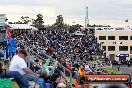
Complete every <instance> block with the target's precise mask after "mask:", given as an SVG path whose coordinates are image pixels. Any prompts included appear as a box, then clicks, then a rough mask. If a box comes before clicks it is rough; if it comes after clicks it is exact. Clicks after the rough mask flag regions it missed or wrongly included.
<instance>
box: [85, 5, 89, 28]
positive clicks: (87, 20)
mask: <svg viewBox="0 0 132 88" xmlns="http://www.w3.org/2000/svg"><path fill="white" fill-rule="evenodd" d="M88 25H89V19H88V6H86V17H85V27H88Z"/></svg>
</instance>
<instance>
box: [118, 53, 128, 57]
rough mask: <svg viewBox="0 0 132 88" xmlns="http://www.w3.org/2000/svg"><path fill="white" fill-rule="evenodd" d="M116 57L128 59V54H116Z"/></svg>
mask: <svg viewBox="0 0 132 88" xmlns="http://www.w3.org/2000/svg"><path fill="white" fill-rule="evenodd" d="M116 57H129V54H118V55H116Z"/></svg>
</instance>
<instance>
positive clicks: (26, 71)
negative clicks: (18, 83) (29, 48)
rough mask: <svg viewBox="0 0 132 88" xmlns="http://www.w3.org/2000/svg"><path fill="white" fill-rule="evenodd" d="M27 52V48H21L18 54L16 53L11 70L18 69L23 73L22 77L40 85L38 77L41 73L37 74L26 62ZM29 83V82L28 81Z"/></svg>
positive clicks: (11, 63)
mask: <svg viewBox="0 0 132 88" xmlns="http://www.w3.org/2000/svg"><path fill="white" fill-rule="evenodd" d="M26 56H27V53H26V51H25V50H22V49H21V50H19V52H18V54H17V55H14V56H13V58H12V60H11V62H10V66H9V71H17V72H19V73H20V74H21V75H22V79H27V80H28V81H34V82H35V83H36V85H37V86H39V85H38V84H39V82H38V77H39V74H35V73H34V72H33V71H32V70H31V69H30V68H28V67H27V64H26V60H27V59H26ZM27 84H28V82H27Z"/></svg>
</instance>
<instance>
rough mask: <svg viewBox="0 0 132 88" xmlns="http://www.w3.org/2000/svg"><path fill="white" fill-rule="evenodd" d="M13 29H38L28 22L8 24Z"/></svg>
mask: <svg viewBox="0 0 132 88" xmlns="http://www.w3.org/2000/svg"><path fill="white" fill-rule="evenodd" d="M8 25H9V26H10V27H11V29H36V28H35V27H33V26H30V25H28V24H8Z"/></svg>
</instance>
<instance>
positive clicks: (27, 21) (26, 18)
mask: <svg viewBox="0 0 132 88" xmlns="http://www.w3.org/2000/svg"><path fill="white" fill-rule="evenodd" d="M20 19H22V21H23V23H25V24H28V23H29V22H31V19H30V18H29V17H28V16H25V17H24V16H22V17H21V18H20ZM18 22H19V21H18Z"/></svg>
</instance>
